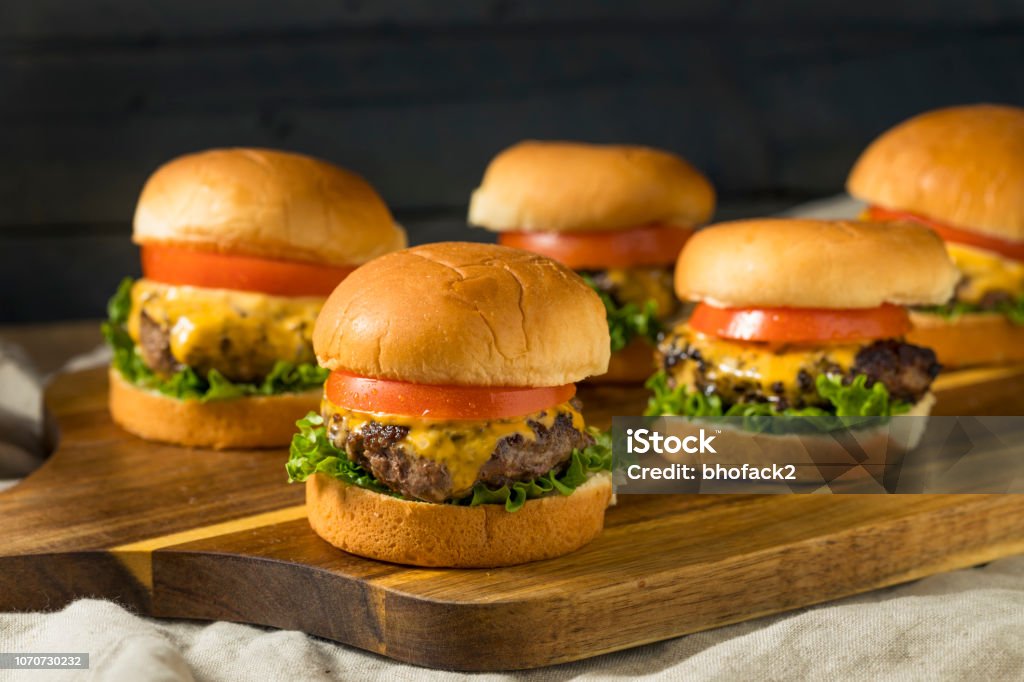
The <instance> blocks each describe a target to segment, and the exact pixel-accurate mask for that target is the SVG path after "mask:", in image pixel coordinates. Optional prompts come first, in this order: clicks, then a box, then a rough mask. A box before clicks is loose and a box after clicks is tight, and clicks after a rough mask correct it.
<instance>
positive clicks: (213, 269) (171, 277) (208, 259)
mask: <svg viewBox="0 0 1024 682" xmlns="http://www.w3.org/2000/svg"><path fill="white" fill-rule="evenodd" d="M141 252H142V274H143V275H144V276H145V277H146V279H151V280H153V281H154V282H162V283H164V284H174V285H188V286H194V287H205V288H208V289H234V290H236V291H255V292H259V293H261V294H269V295H271V296H327V295H329V294H330V293H331V292H332V291H334V288H335V287H336V286H338V284H339V283H340V282H341V280H343V279H345V277H347V276H348V274H349V273H351V272H352V271H353V270H354V269H355V268H354V267H336V266H331V265H320V264H317V263H300V262H298V261H286V260H275V259H272V258H258V257H255V256H241V255H236V254H229V253H217V252H216V251H201V250H199V249H190V248H188V247H183V246H168V245H164V244H144V245H143V246H142V248H141Z"/></svg>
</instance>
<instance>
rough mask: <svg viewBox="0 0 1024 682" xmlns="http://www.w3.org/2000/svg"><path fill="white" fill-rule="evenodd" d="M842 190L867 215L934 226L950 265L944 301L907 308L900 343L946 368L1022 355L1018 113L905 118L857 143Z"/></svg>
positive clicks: (1022, 127) (1023, 245)
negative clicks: (863, 145)
mask: <svg viewBox="0 0 1024 682" xmlns="http://www.w3.org/2000/svg"><path fill="white" fill-rule="evenodd" d="M847 187H848V189H849V191H850V194H852V195H853V196H855V197H857V198H858V199H862V200H864V201H866V202H868V203H869V204H870V207H869V208H868V209H867V217H868V219H870V220H875V221H908V222H914V223H919V224H922V225H926V226H928V227H929V228H931V229H932V230H934V231H935V232H936V233H937V234H938V235H939V236H941V237H942V238H943V239H944V240H945V241H946V246H947V248H948V249H949V253H950V256H952V258H953V261H954V262H955V263H956V265H957V267H958V268H959V270H960V273H961V280H960V283H959V285H958V286H957V289H956V292H955V295H954V296H953V297H952V298H951V300H949V301H940V302H939V304H938V305H934V306H919V307H917V308H915V309H914V310H913V311H912V312H911V319H912V320H913V322H914V330H913V331H912V332H910V334H909V335H908V339H910V340H911V341H913V342H914V343H920V344H923V345H928V346H931V347H932V348H934V349H935V351H936V352H937V353H938V356H939V360H940V361H941V362H942V363H943V364H944V365H947V366H950V367H960V366H965V365H980V364H993V363H1004V362H1021V361H1024V109H1019V108H1016V107H1008V106H994V105H975V106H961V107H952V108H949V109H940V110H938V111H931V112H928V113H926V114H922V115H920V116H917V117H916V118H912V119H910V120H909V121H906V122H905V123H902V124H900V125H898V126H896V127H895V128H893V129H892V130H890V131H888V132H887V133H885V134H884V135H882V136H881V137H880V138H878V139H877V140H875V141H874V142H873V143H872V144H871V145H870V146H869V147H868V148H867V150H866V151H865V152H864V153H863V154H862V155H861V157H860V159H859V160H858V161H857V163H856V165H855V166H854V168H853V171H852V172H851V174H850V179H849V181H848V183H847Z"/></svg>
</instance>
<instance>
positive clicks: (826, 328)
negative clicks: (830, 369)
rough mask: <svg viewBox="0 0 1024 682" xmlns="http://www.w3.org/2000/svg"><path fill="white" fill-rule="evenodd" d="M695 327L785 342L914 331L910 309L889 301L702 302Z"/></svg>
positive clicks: (728, 335)
mask: <svg viewBox="0 0 1024 682" xmlns="http://www.w3.org/2000/svg"><path fill="white" fill-rule="evenodd" d="M689 325H690V327H691V328H692V329H695V330H696V331H699V332H701V333H703V334H708V335H710V336H717V337H722V338H726V339H735V340H737V341H771V342H785V343H803V342H817V343H821V342H838V341H861V340H865V339H887V338H892V337H897V336H902V335H903V334H906V333H907V332H908V331H910V326H911V325H910V317H909V316H908V315H907V311H906V309H904V308H902V307H900V306H897V305H892V304H889V303H886V304H884V305H882V306H879V307H878V308H865V309H862V310H861V309H854V310H829V309H824V308H716V307H715V306H712V305H709V304H707V303H699V304H697V306H696V307H695V308H694V310H693V314H692V315H691V316H690V321H689Z"/></svg>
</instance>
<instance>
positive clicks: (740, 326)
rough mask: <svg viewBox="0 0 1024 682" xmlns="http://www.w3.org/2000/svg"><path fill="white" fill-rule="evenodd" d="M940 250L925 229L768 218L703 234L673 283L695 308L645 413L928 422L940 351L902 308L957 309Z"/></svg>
mask: <svg viewBox="0 0 1024 682" xmlns="http://www.w3.org/2000/svg"><path fill="white" fill-rule="evenodd" d="M957 278H958V276H957V272H956V268H955V267H954V266H953V264H952V263H951V262H950V260H949V257H948V256H947V255H946V251H945V249H944V248H943V245H942V241H941V240H940V239H939V238H938V237H937V236H936V235H935V234H934V233H933V232H931V231H929V230H927V229H926V228H923V227H921V226H919V225H913V224H909V223H897V224H892V225H879V224H872V223H855V222H827V221H819V220H783V219H760V220H745V221H737V222H731V223H723V224H721V225H717V226H714V227H711V228H708V229H705V230H702V231H700V232H699V233H697V234H696V235H695V236H694V237H693V238H692V239H691V240H690V241H689V242H688V243H687V245H686V247H685V248H684V249H683V252H682V253H681V254H680V255H679V264H678V267H677V268H676V278H675V287H676V293H677V294H678V295H679V297H680V298H682V299H684V300H688V301H696V302H697V305H696V306H695V307H694V309H693V313H692V315H691V316H690V318H689V320H688V321H686V322H684V323H682V324H680V325H678V326H677V327H675V328H674V329H672V330H671V331H670V332H668V333H667V334H666V335H665V337H664V339H663V340H662V341H661V343H660V344H659V346H658V354H657V358H658V362H659V364H660V366H661V370H660V371H659V372H658V373H657V374H655V376H654V377H652V378H651V380H650V381H649V382H648V387H649V388H651V389H652V390H653V391H654V396H653V397H652V398H651V401H650V404H649V406H648V413H649V414H652V415H653V414H666V415H685V416H691V417H693V416H698V417H699V416H722V415H725V416H760V415H766V416H771V415H791V416H828V415H836V416H840V417H858V416H879V417H887V416H889V415H894V414H928V412H929V410H930V406H931V403H932V400H933V398H932V396H931V394H930V393H929V388H930V386H931V383H932V380H933V379H934V378H935V376H936V374H937V373H938V371H939V368H940V366H939V364H938V363H937V362H936V358H935V354H934V353H933V352H932V351H931V350H930V349H928V348H923V347H920V346H916V345H912V344H910V343H907V342H906V341H904V340H903V337H904V336H905V335H906V334H907V332H909V331H910V330H911V324H910V319H909V317H908V314H907V311H906V309H905V308H904V307H903V306H907V305H935V304H938V303H942V302H943V301H946V300H948V298H949V296H950V295H951V293H952V291H953V287H954V286H955V284H956V281H957Z"/></svg>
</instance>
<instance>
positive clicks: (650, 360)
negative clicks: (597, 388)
mask: <svg viewBox="0 0 1024 682" xmlns="http://www.w3.org/2000/svg"><path fill="white" fill-rule="evenodd" d="M654 369H655V367H654V347H653V346H651V344H649V343H648V342H647V340H646V339H643V338H635V339H633V340H632V341H630V342H629V345H627V346H626V347H625V348H623V349H622V350H620V351H616V352H614V353H612V356H611V358H610V359H609V361H608V371H607V372H605V373H604V374H600V375H598V376H593V377H590V378H589V379H587V383H591V384H642V383H644V382H645V381H647V378H648V377H649V376H651V374H652V373H653V372H654Z"/></svg>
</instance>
